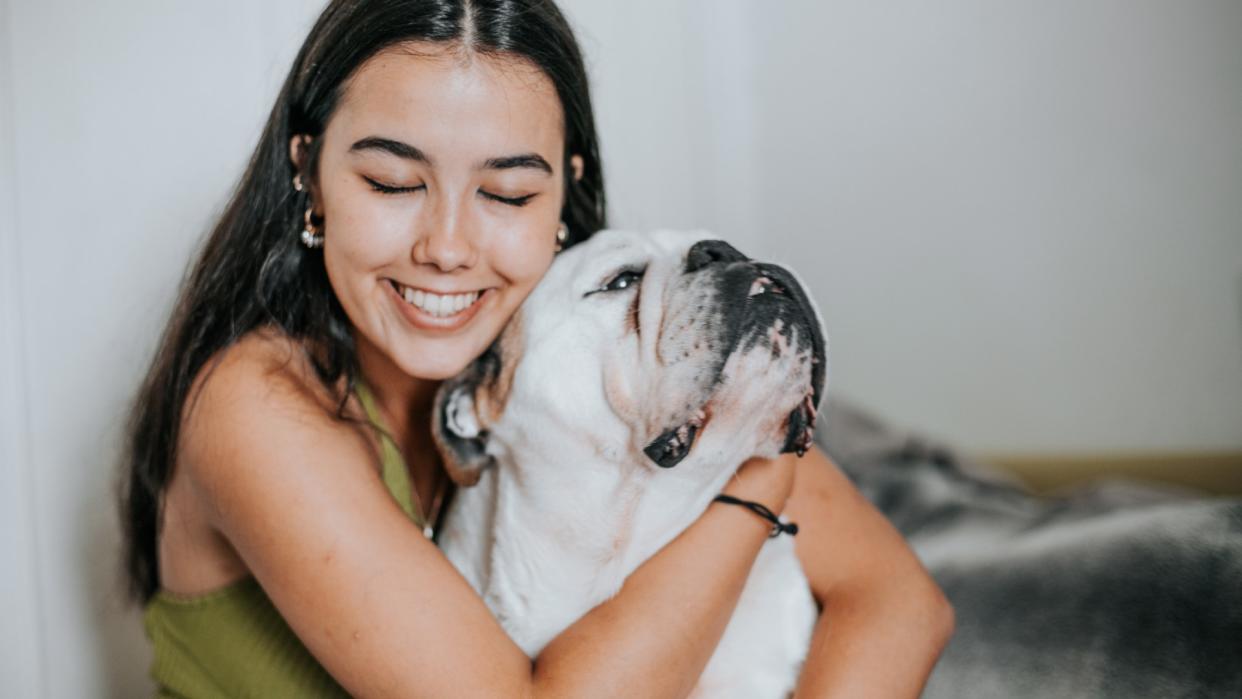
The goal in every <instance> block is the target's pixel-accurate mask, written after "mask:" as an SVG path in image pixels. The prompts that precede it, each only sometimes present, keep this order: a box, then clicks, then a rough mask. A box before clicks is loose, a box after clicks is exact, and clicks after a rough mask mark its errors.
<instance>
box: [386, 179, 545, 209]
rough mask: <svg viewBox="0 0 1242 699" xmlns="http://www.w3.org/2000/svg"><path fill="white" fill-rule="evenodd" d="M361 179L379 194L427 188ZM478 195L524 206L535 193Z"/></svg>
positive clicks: (480, 193)
mask: <svg viewBox="0 0 1242 699" xmlns="http://www.w3.org/2000/svg"><path fill="white" fill-rule="evenodd" d="M362 179H364V180H366V182H367V184H369V185H371V189H373V190H375V191H377V192H379V193H380V194H406V193H408V192H417V191H418V190H420V189H427V185H425V184H420V185H412V186H409V187H402V186H398V185H392V184H384V183H383V182H380V181H378V180H375V179H372V178H370V177H366V176H365V175H364V176H363V178H362ZM479 196H481V197H483V198H484V199H490V200H491V201H497V202H500V203H501V204H507V205H509V206H526V205H527V204H528V203H530V200H531V199H534V198H535V197H536V196H537V193H536V194H524V195H522V196H518V197H506V196H503V195H500V194H493V193H492V192H489V191H487V190H484V189H480V190H479Z"/></svg>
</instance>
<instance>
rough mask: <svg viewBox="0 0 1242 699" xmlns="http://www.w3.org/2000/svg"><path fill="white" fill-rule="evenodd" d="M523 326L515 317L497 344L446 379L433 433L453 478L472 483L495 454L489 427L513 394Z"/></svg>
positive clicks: (445, 465) (456, 481) (436, 404)
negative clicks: (489, 447)
mask: <svg viewBox="0 0 1242 699" xmlns="http://www.w3.org/2000/svg"><path fill="white" fill-rule="evenodd" d="M519 332H520V326H519V325H518V319H517V317H516V316H515V317H514V318H513V319H512V320H510V321H509V325H508V326H507V327H506V328H505V330H504V332H503V333H502V334H501V336H500V337H499V338H497V340H496V341H495V342H494V343H492V346H491V347H489V348H488V349H487V351H486V352H484V353H483V354H482V355H481V356H480V357H479V358H478V359H476V360H474V361H473V362H471V363H470V366H468V367H466V368H465V369H463V370H462V372H461V373H460V374H458V375H457V376H454V377H453V378H451V379H448V380H446V381H444V382H443V383H441V384H440V388H439V390H438V391H436V400H435V409H434V412H433V413H432V423H431V436H432V438H433V439H434V441H435V444H436V448H437V449H438V450H439V452H440V458H441V459H442V460H443V461H444V470H445V471H447V472H448V474H449V477H451V478H452V479H453V482H455V483H457V484H458V485H461V486H471V485H474V484H475V483H478V482H479V477H480V476H481V475H482V472H483V469H485V468H487V467H489V466H491V465H492V464H493V463H494V462H495V459H494V458H493V457H492V455H491V454H489V453H488V451H487V440H488V427H489V426H490V425H494V424H496V422H497V421H498V420H499V419H500V416H501V414H502V413H503V411H504V406H505V403H506V402H507V401H508V399H509V391H510V388H511V387H512V386H513V373H514V371H515V369H516V367H517V358H518V354H519V353H518V352H517V351H516V348H517V347H518V346H519V345H520V340H519V335H518V333H519Z"/></svg>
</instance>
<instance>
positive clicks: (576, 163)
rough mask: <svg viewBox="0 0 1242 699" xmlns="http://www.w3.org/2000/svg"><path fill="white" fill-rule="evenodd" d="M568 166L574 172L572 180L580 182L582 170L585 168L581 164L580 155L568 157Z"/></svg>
mask: <svg viewBox="0 0 1242 699" xmlns="http://www.w3.org/2000/svg"><path fill="white" fill-rule="evenodd" d="M569 165H570V167H572V168H573V170H574V180H575V181H577V180H581V179H582V172H583V168H584V167H585V166H584V165H583V162H582V156H581V155H573V156H570V158H569Z"/></svg>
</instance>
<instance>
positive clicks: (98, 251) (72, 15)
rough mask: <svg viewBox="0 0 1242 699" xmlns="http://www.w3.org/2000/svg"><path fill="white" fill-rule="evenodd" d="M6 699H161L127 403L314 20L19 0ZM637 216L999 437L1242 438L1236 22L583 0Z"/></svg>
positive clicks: (1, 602) (0, 91)
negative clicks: (709, 244) (125, 586)
mask: <svg viewBox="0 0 1242 699" xmlns="http://www.w3.org/2000/svg"><path fill="white" fill-rule="evenodd" d="M0 3H2V4H0V41H2V42H3V43H2V44H0V275H2V276H0V438H2V439H3V442H0V458H2V459H3V463H2V466H3V470H0V498H3V500H2V501H0V527H2V528H0V555H3V556H4V559H5V560H6V561H9V562H11V565H9V566H6V567H5V569H4V573H3V574H0V614H3V615H4V616H3V618H4V619H5V620H6V624H4V625H3V627H0V628H2V630H0V695H3V696H22V697H27V696H30V697H39V696H42V697H88V696H134V695H142V694H145V693H147V692H148V691H149V686H148V684H147V681H146V679H145V671H146V662H147V657H148V650H147V648H146V644H145V641H144V640H143V638H142V632H141V629H140V626H139V624H138V620H137V616H136V615H135V614H134V613H133V612H132V611H125V610H123V609H122V608H121V607H120V606H119V604H118V599H119V594H118V591H119V587H118V585H117V584H116V581H117V577H116V569H115V563H116V559H117V541H118V535H117V527H116V523H115V515H114V511H113V496H112V485H113V473H112V471H111V467H112V465H113V464H114V462H115V457H116V452H117V448H118V444H119V442H118V440H119V434H120V424H121V419H122V410H123V407H124V405H125V402H126V400H127V399H128V397H129V396H130V395H131V394H132V392H133V391H134V389H135V387H136V386H137V382H138V380H139V377H140V376H141V374H142V372H143V370H144V369H145V366H146V362H147V361H148V360H149V357H150V353H151V351H152V348H153V345H154V340H155V335H156V333H157V332H158V330H159V328H160V327H161V325H162V323H163V322H164V321H165V319H166V315H167V312H168V308H169V305H170V303H171V300H172V297H171V295H172V293H173V290H174V289H175V286H176V283H177V281H178V279H179V278H180V275H181V274H182V271H183V269H184V268H185V265H186V263H187V261H188V260H189V258H190V255H191V251H192V249H193V248H194V246H195V243H196V241H197V240H198V237H199V236H200V235H201V233H202V232H203V231H204V230H205V228H206V227H207V226H208V224H209V222H210V221H211V220H212V217H213V216H214V215H215V214H216V213H217V212H218V210H219V208H220V206H221V205H222V204H223V202H224V201H225V199H226V197H227V194H228V191H229V188H230V186H231V185H232V183H233V182H234V181H235V179H236V178H237V177H238V175H239V174H240V173H241V169H242V166H243V164H244V161H245V159H246V156H247V154H248V152H249V149H250V148H251V147H252V146H253V144H254V142H255V140H256V138H257V136H258V131H259V128H260V125H261V123H262V119H263V117H264V115H265V113H266V111H267V110H268V109H269V108H270V106H271V102H272V99H273V98H274V96H275V93H276V89H277V86H278V83H279V80H280V78H281V77H282V76H283V74H284V72H285V71H286V70H287V68H288V65H289V62H290V61H291V60H292V56H293V54H294V52H295V50H296V47H297V44H298V42H299V41H300V39H301V38H302V36H303V35H304V34H305V32H306V30H307V29H308V27H309V23H310V22H311V21H312V19H313V17H314V16H315V14H316V12H317V10H318V5H319V3H318V2H312V1H310V0H267V1H266V2H263V3H254V2H248V1H246V0H217V1H216V2H213V3H168V2H162V1H157V0H147V1H141V0H116V1H115V2H111V3H91V2H70V1H69V0H8V1H7V2H5V1H4V0H0ZM565 5H566V8H567V11H568V13H569V14H570V15H571V17H573V18H574V19H575V20H576V21H577V22H578V24H579V25H580V28H581V32H582V35H583V43H584V45H585V48H586V50H587V53H588V55H589V57H590V64H591V67H592V70H593V73H594V75H595V78H596V103H597V111H598V117H599V122H600V126H601V131H602V137H603V149H604V155H605V158H606V163H607V167H608V173H607V174H608V179H609V181H610V185H611V188H610V192H609V194H610V197H611V200H612V202H613V218H614V223H615V224H617V225H625V226H635V227H647V226H657V225H661V226H662V225H671V226H707V227H711V228H715V229H717V230H720V231H722V232H724V233H726V234H728V235H729V236H730V237H731V238H732V239H734V240H735V241H737V243H738V245H739V247H742V248H743V249H744V250H748V251H754V252H757V253H759V254H763V255H777V256H779V257H782V258H784V259H786V260H790V261H793V262H794V263H795V264H796V266H797V267H798V268H799V269H800V270H801V271H802V272H803V273H804V276H806V277H807V279H808V280H809V282H810V284H811V286H812V287H813V289H814V291H815V292H816V294H817V296H818V297H819V298H820V301H821V304H822V305H823V307H824V310H825V315H826V317H827V322H828V324H829V330H830V333H831V337H832V369H833V375H832V379H831V382H832V388H831V390H835V391H838V392H841V393H843V394H847V395H851V396H854V397H855V398H857V399H859V400H861V401H862V402H863V403H865V404H867V405H870V406H871V407H874V408H877V409H878V410H879V411H880V412H881V413H882V414H885V415H888V416H890V417H893V418H895V419H897V420H899V421H901V422H904V423H906V424H908V425H913V426H918V427H922V428H925V429H927V430H929V431H933V432H936V433H938V434H941V435H943V436H946V437H948V438H950V439H952V440H955V441H957V442H958V443H961V444H964V445H966V446H970V447H975V448H986V449H998V450H1005V451H1021V450H1025V449H1040V450H1048V449H1074V450H1079V449H1117V448H1134V449H1153V448H1170V449H1176V448H1195V449H1209V448H1235V449H1236V448H1239V447H1242V196H1239V193H1242V127H1239V126H1238V125H1239V124H1242V80H1238V77H1237V76H1239V75H1242V3H1236V2H1227V1H1222V2H1215V3H1213V2H1207V1H1206V0H1203V1H1196V2H1182V3H1171V2H1162V1H1161V0H1129V1H1127V2H1121V1H1120V0H1091V1H1089V2H1068V1H1067V0H1054V1H1052V2H1046V1H1045V2H1035V1H1033V0H1032V1H1030V2H1011V3H1004V4H1000V3H995V2H985V1H984V0H946V1H945V2H941V3H937V4H935V6H934V8H933V6H932V5H929V4H927V3H918V2H913V1H912V0H892V1H890V2H886V3H869V2H861V1H859V2H848V1H845V0H836V1H834V2H805V3H798V2H794V1H793V0H786V1H785V2H780V3H755V2H747V1H744V0H721V1H719V2H710V1H709V0H681V1H680V2H674V1H672V0H632V1H631V2H628V3H625V4H621V3H613V2H589V1H588V0H571V1H569V2H566V3H565Z"/></svg>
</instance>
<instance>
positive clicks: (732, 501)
mask: <svg viewBox="0 0 1242 699" xmlns="http://www.w3.org/2000/svg"><path fill="white" fill-rule="evenodd" d="M712 502H723V503H727V504H729V505H741V506H742V507H745V508H746V509H748V510H750V511H751V512H754V513H755V514H757V515H759V516H760V517H762V518H764V519H766V520H768V521H769V522H771V523H772V533H771V534H768V538H769V539H775V538H776V537H778V536H780V535H781V534H788V535H790V536H793V535H795V534H797V533H798V525H797V524H794V523H793V522H782V521H781V520H780V518H779V517H777V516H776V515H775V514H774V513H773V512H772V510H769V509H768V508H766V507H764V506H763V505H762V504H760V503H757V502H751V501H749V500H741V499H739V498H735V497H733V496H732V495H724V494H721V495H717V496H716V497H715V498H713V499H712Z"/></svg>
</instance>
